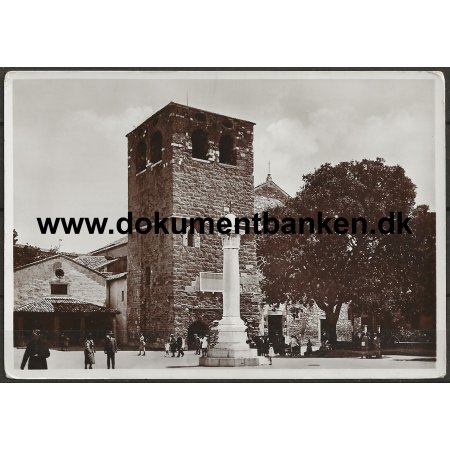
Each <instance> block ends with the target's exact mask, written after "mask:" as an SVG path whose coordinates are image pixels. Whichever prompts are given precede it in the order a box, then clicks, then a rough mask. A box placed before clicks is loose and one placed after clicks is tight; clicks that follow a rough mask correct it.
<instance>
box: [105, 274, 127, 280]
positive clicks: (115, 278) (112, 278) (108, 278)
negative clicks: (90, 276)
mask: <svg viewBox="0 0 450 450" xmlns="http://www.w3.org/2000/svg"><path fill="white" fill-rule="evenodd" d="M127 274H128V272H122V273H116V274H114V275H108V276H107V277H106V279H107V280H108V281H111V280H117V279H119V278H123V277H126V276H127Z"/></svg>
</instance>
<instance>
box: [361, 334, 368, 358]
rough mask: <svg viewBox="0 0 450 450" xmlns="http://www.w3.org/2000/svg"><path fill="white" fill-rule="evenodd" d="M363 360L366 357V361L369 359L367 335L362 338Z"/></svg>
mask: <svg viewBox="0 0 450 450" xmlns="http://www.w3.org/2000/svg"><path fill="white" fill-rule="evenodd" d="M361 350H362V353H361V359H363V358H364V357H366V359H367V358H368V357H369V336H368V335H367V334H366V333H363V334H362V337H361Z"/></svg>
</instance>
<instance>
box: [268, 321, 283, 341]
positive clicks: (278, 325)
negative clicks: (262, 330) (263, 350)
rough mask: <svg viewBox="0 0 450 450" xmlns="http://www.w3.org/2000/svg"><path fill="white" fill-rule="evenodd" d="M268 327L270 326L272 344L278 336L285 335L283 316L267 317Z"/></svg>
mask: <svg viewBox="0 0 450 450" xmlns="http://www.w3.org/2000/svg"><path fill="white" fill-rule="evenodd" d="M267 326H268V334H269V340H270V341H271V342H272V341H273V339H274V337H275V336H276V335H278V336H282V335H283V316H282V315H281V314H280V315H276V316H267Z"/></svg>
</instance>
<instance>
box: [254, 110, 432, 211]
mask: <svg viewBox="0 0 450 450" xmlns="http://www.w3.org/2000/svg"><path fill="white" fill-rule="evenodd" d="M425 114H426V113H425V112H424V111H423V110H422V109H421V108H419V107H415V106H411V107H409V108H401V107H397V108H391V109H388V110H387V111H385V112H384V113H383V114H377V115H373V114H363V113H362V112H361V111H359V110H357V109H356V108H352V107H349V106H342V107H335V108H319V109H317V110H315V111H311V112H309V113H307V114H304V115H302V116H301V117H284V118H281V119H278V120H276V121H274V122H272V123H269V124H268V125H266V126H265V127H261V128H262V129H258V133H257V132H256V131H255V146H254V147H255V160H257V162H258V164H257V167H256V170H255V177H256V180H257V182H258V181H259V180H261V179H262V178H263V177H264V176H265V171H266V170H267V169H266V168H267V164H261V162H262V161H264V160H265V161H268V160H270V161H271V167H272V174H273V175H274V179H275V181H278V182H279V184H280V185H281V186H282V187H283V188H285V189H286V190H287V191H288V192H290V193H291V194H294V193H295V192H296V191H297V190H298V188H299V186H300V184H301V175H303V174H305V173H308V172H311V171H314V170H315V169H316V168H317V167H319V166H320V165H321V164H323V163H325V162H330V163H333V164H336V163H338V162H341V161H349V160H351V159H356V160H361V159H363V158H370V159H374V158H377V157H382V158H384V159H385V160H386V163H387V164H389V165H393V164H399V165H401V166H402V167H403V168H404V169H405V170H406V174H407V175H408V176H409V177H410V178H411V179H412V180H413V182H414V183H415V184H417V185H418V188H419V189H418V192H419V193H420V195H419V196H418V202H419V203H420V202H423V201H425V202H427V203H431V204H433V199H434V191H433V186H434V182H433V180H434V176H433V175H434V154H433V151H432V148H430V136H432V135H433V128H432V122H431V121H430V120H429V118H427V117H426V115H425ZM286 168H289V173H290V174H292V175H294V176H291V177H286V176H284V174H286V172H287V170H286ZM424 171H426V173H427V174H429V176H427V177H424V176H423V174H424ZM430 180H431V181H430Z"/></svg>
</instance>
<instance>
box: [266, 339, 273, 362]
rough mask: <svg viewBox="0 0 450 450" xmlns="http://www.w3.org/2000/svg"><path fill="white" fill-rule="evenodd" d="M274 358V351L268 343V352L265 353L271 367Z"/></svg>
mask: <svg viewBox="0 0 450 450" xmlns="http://www.w3.org/2000/svg"><path fill="white" fill-rule="evenodd" d="M274 356H275V350H274V349H273V345H272V343H271V342H270V343H269V352H268V353H267V357H268V358H269V366H271V365H272V358H273V357H274Z"/></svg>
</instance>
